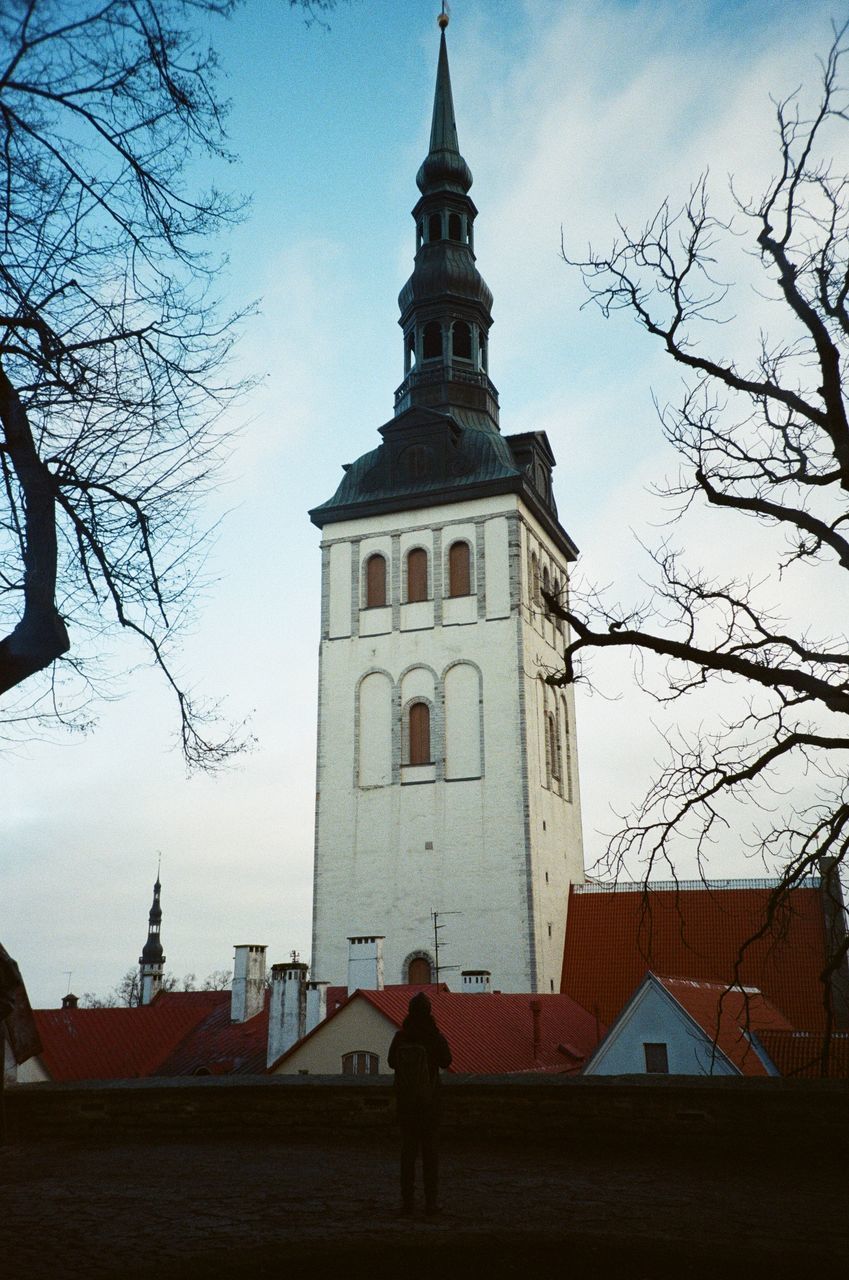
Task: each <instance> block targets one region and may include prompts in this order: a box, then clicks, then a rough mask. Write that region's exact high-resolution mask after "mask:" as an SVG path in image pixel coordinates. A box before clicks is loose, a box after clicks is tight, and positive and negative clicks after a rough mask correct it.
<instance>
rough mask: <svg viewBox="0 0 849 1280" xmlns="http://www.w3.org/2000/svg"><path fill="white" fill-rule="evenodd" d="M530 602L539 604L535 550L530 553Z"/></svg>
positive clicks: (537, 563) (537, 568) (537, 561)
mask: <svg viewBox="0 0 849 1280" xmlns="http://www.w3.org/2000/svg"><path fill="white" fill-rule="evenodd" d="M531 602H532V603H533V604H539V602H540V595H539V560H537V557H536V552H534V553H532V555H531Z"/></svg>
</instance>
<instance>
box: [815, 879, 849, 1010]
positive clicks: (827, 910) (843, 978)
mask: <svg viewBox="0 0 849 1280" xmlns="http://www.w3.org/2000/svg"><path fill="white" fill-rule="evenodd" d="M819 873H820V898H821V901H822V909H823V918H824V923H825V937H826V948H827V954H828V962H829V964H830V965H833V966H834V967H833V968H832V970H831V973H830V974H829V978H828V982H829V985H830V987H831V1009H832V1015H833V1017H834V1027H835V1030H837V1031H845V1030H846V1029H847V1028H849V955H847V952H846V907H845V906H844V903H843V888H842V886H841V884H840V869H839V864H838V860H837V858H820V860H819Z"/></svg>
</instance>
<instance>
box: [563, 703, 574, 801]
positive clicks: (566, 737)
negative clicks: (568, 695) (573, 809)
mask: <svg viewBox="0 0 849 1280" xmlns="http://www.w3.org/2000/svg"><path fill="white" fill-rule="evenodd" d="M560 710H561V715H562V720H561V723H562V725H563V738H562V740H563V743H564V745H565V748H566V772H565V776H564V782H565V784H566V786H565V792H564V795H565V798H566V799H567V800H568V801H569V803H570V804H571V803H572V740H571V737H570V734H569V709H568V707H567V706H566V699H565V698H561V699H560Z"/></svg>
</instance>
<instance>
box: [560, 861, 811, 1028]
mask: <svg viewBox="0 0 849 1280" xmlns="http://www.w3.org/2000/svg"><path fill="white" fill-rule="evenodd" d="M691 883H692V882H687V885H686V886H685V885H681V886H679V888H678V889H677V890H676V889H674V888H670V887H658V886H652V887H651V888H650V889H649V890H648V892H643V891H642V886H641V885H639V886H618V887H617V888H615V889H613V888H611V889H606V888H605V889H599V888H596V887H594V886H593V887H591V886H582V887H580V888H578V887H573V889H572V890H571V892H570V895H569V911H568V916H567V920H566V945H565V950H564V955H563V976H562V980H561V991H563V992H564V993H566V994H567V995H570V996H571V997H572V999H573V1000H576V1001H577V1002H578V1004H580V1005H582V1006H583V1007H584V1008H585V1009H589V1010H591V1011H592V1012H597V1013H598V1016H599V1017H600V1018H601V1020H602V1021H603V1022H612V1021H613V1020H614V1018H615V1017H616V1016H617V1014H618V1013H619V1011H620V1010H621V1009H622V1008H623V1006H624V1005H625V1003H626V1001H627V1000H628V999H629V997H630V996H631V993H632V992H633V991H634V990H635V989H636V987H637V986H638V985H639V983H640V981H641V979H642V977H643V975H644V973H645V971H646V969H652V970H654V971H655V972H660V973H669V974H680V975H685V976H687V977H691V978H701V979H707V980H710V981H715V982H721V983H725V984H726V985H730V984H731V983H732V982H734V981H735V973H734V965H735V961H736V959H737V955H738V952H739V949H740V947H741V945H742V944H743V943H744V942H745V941H746V940H747V939H748V938H750V937H752V936H753V935H754V934H755V933H757V931H758V930H759V929H760V928H761V926H762V924H763V922H764V919H765V914H766V908H767V903H768V900H769V897H770V888H769V884H770V882H764V881H761V882H755V883H754V884H753V885H752V886H751V887H745V888H741V887H736V884H737V883H739V882H732V883H735V887H732V888H727V887H724V886H722V887H720V886H718V885H710V883H708V885H707V886H706V885H704V884H702V883H701V882H700V881H699V882H696V884H697V886H698V887H689V885H690V884H691ZM824 966H825V928H824V922H823V913H822V907H821V903H820V893H819V890H818V889H816V888H801V889H794V890H793V891H792V892H791V894H790V895H789V901H787V902H786V905H785V906H784V907H783V909H782V910H781V911H780V912H779V913H778V915H777V918H776V921H775V924H774V927H773V929H772V931H771V933H770V934H768V935H766V936H765V937H763V938H761V939H759V940H758V941H757V942H755V943H754V944H753V945H752V946H751V947H750V948H749V949H748V951H747V952H746V955H745V957H744V960H743V963H742V965H741V968H740V972H739V974H738V975H736V980H737V981H738V982H740V983H742V984H744V985H745V986H751V987H757V988H759V990H760V991H762V992H763V995H764V997H765V999H766V1000H768V1001H769V1003H770V1004H772V1005H774V1006H775V1008H776V1009H778V1010H780V1011H781V1013H783V1014H784V1015H785V1017H787V1018H788V1019H789V1020H790V1022H791V1024H792V1025H793V1026H796V1027H803V1028H806V1029H808V1030H821V1029H822V1028H823V1027H824V1025H825V1010H824V1006H823V986H822V984H821V982H820V979H819V975H820V973H821V972H822V970H823V968H824Z"/></svg>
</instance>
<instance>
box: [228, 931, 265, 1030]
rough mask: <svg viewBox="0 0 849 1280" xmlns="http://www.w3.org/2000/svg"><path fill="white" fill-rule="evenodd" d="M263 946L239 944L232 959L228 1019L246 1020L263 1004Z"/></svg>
mask: <svg viewBox="0 0 849 1280" xmlns="http://www.w3.org/2000/svg"><path fill="white" fill-rule="evenodd" d="M265 952H266V948H265V947H258V946H249V945H246V946H239V947H236V954H235V957H234V959H233V988H232V993H231V996H230V1021H231V1022H247V1021H248V1020H249V1019H250V1018H255V1017H256V1015H257V1014H258V1013H261V1012H262V1009H263V1006H264V1004H265Z"/></svg>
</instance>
